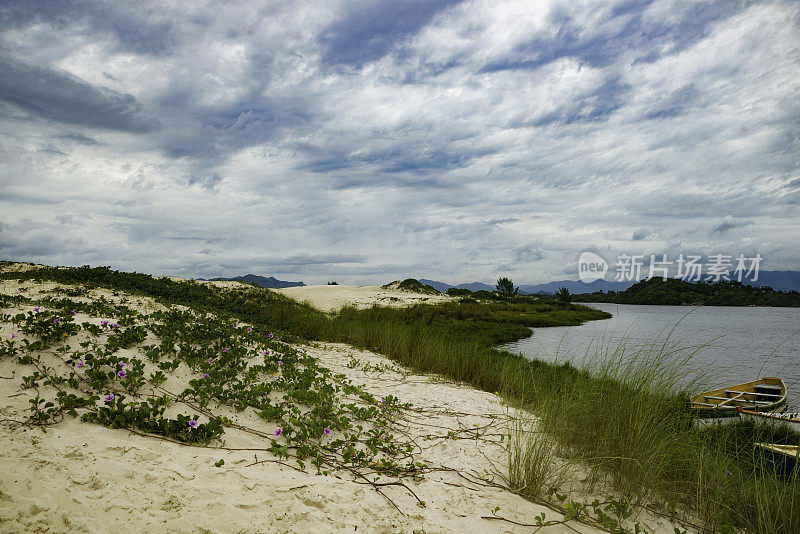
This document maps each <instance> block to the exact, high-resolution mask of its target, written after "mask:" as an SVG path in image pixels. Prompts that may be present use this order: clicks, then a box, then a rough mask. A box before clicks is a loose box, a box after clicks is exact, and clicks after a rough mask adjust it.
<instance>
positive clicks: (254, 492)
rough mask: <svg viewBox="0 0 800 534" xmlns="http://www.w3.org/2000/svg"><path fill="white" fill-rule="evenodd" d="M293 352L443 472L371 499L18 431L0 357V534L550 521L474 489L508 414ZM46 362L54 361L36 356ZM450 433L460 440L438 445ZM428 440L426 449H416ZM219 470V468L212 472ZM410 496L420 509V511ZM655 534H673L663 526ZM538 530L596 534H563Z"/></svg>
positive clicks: (228, 439) (581, 528)
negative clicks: (356, 389) (376, 401)
mask: <svg viewBox="0 0 800 534" xmlns="http://www.w3.org/2000/svg"><path fill="white" fill-rule="evenodd" d="M53 287H55V285H54V284H39V285H37V286H34V285H32V284H26V286H25V290H24V291H23V292H21V293H22V294H25V295H27V296H29V297H36V296H37V295H39V294H40V292H41V291H46V290H48V289H52V288H53ZM334 287H335V286H334ZM18 288H19V286H18V284H17V283H15V282H13V281H8V280H5V281H0V291H2V292H4V293H6V294H18ZM299 289H307V288H299ZM101 293H102V294H104V295H105V296H106V297H108V298H113V297H112V295H111V294H110V293H109V292H104V291H102V290H94V291H93V295H94V296H98V295H99V294H101ZM133 300H134V303H135V304H136V306H137V307H138V308H139V309H141V310H143V311H152V310H154V309H156V308H158V307H159V305H158V304H156V303H154V302H152V301H150V300H149V299H144V298H138V297H137V298H134V299H133ZM29 308H30V306H22V307H20V308H18V309H15V310H5V311H0V313H9V312H12V313H19V312H20V311H27V310H28V309H29ZM78 319H79V322H80V320H86V319H88V317H79V318H78ZM95 319H96V318H95ZM12 331H13V329H12V325H11V323H8V322H0V340H7V339H9V338H10V336H11V333H12ZM128 350H134V351H135V350H136V348H133V349H128ZM305 350H307V351H308V352H310V353H311V354H312V355H313V356H315V357H316V358H318V359H319V360H320V361H321V362H322V364H323V365H325V366H327V367H329V368H330V369H332V370H333V371H334V372H337V373H344V374H346V375H347V376H348V377H349V378H350V379H352V380H353V382H355V383H359V384H364V385H365V386H366V388H367V390H368V391H370V392H371V393H373V394H375V395H381V396H386V395H389V394H391V395H394V396H396V397H399V398H400V399H401V401H403V402H411V403H413V405H414V408H415V409H414V410H411V411H408V412H406V413H405V414H404V417H403V418H402V419H401V420H400V421H399V422H398V430H400V431H402V432H405V433H406V434H407V435H408V436H410V437H411V438H412V439H413V440H414V441H415V442H416V443H417V444H418V445H419V447H420V449H421V451H420V452H419V460H420V461H422V462H424V463H426V464H427V465H429V466H438V467H442V468H447V469H451V470H444V471H440V472H434V473H432V474H429V475H426V477H425V478H424V480H404V481H403V482H404V483H405V484H406V485H407V487H408V489H406V488H402V487H398V486H387V487H383V488H382V491H383V492H384V495H381V494H380V493H378V492H377V491H376V490H375V489H373V488H372V487H371V486H369V485H365V484H361V483H358V481H356V480H353V479H352V478H351V477H349V476H348V475H347V474H345V473H338V474H336V475H337V476H321V475H316V474H314V473H313V472H299V471H297V470H296V469H294V468H292V467H287V466H283V465H280V464H278V463H274V458H273V457H272V456H271V455H270V454H269V453H268V452H262V451H259V452H253V451H242V450H239V451H233V450H223V449H220V448H219V444H217V445H216V446H211V447H190V446H186V445H179V444H176V443H172V442H168V441H164V440H161V439H158V438H154V437H144V436H139V435H135V434H132V433H131V432H128V431H125V430H112V429H108V428H105V427H101V426H98V425H93V424H88V423H82V422H80V421H79V420H76V419H72V418H69V417H68V418H66V419H65V420H64V421H63V422H61V423H59V424H57V425H55V426H52V427H49V428H48V429H47V431H46V432H44V431H42V430H41V429H39V428H30V427H26V426H23V425H19V424H17V423H15V421H22V420H24V418H25V417H26V413H27V410H28V407H29V404H28V399H30V398H31V397H32V396H33V395H34V392H33V391H32V390H21V388H20V384H21V377H22V376H24V375H27V374H30V373H31V372H32V371H33V368H32V367H31V366H25V365H20V364H19V363H17V361H16V358H4V359H0V421H2V422H1V423H0V452H1V453H2V456H0V532H100V531H113V532H314V533H316V532H356V531H357V532H387V533H388V532H408V533H412V532H414V533H423V532H425V533H433V532H530V531H531V529H530V528H524V527H518V526H515V525H513V524H511V523H508V522H504V521H498V520H487V519H482V518H481V516H491V515H492V510H494V509H495V508H496V507H499V512H498V514H499V515H501V516H503V517H505V518H508V519H511V520H514V521H518V522H522V523H525V522H532V520H533V517H534V516H536V515H538V514H539V513H541V512H545V513H546V514H547V517H548V518H552V519H560V516H559V515H558V514H557V513H555V512H553V511H551V510H548V509H546V508H544V507H541V506H539V505H536V504H533V503H530V502H528V501H526V500H524V499H522V498H521V497H519V496H517V495H515V494H513V493H511V492H509V491H506V490H504V489H502V488H499V487H494V486H492V485H489V484H485V482H484V481H491V480H495V481H498V482H501V481H502V473H503V472H505V463H506V450H505V442H504V441H501V436H504V435H505V433H506V431H507V423H506V417H507V415H508V409H507V408H506V407H505V406H504V405H503V403H502V401H501V399H500V398H498V397H497V396H495V395H492V394H490V393H486V392H482V391H477V390H475V389H473V388H470V387H466V386H463V385H459V384H454V383H450V382H446V381H442V380H440V379H438V378H437V377H432V376H421V375H415V374H410V373H408V372H407V371H405V370H403V369H400V368H398V367H397V366H396V365H394V364H393V363H392V362H391V361H389V360H386V359H385V358H383V357H381V356H380V355H376V354H373V353H371V352H368V351H359V350H356V349H354V348H352V347H348V346H345V345H338V344H319V345H314V346H310V347H308V348H307V349H305ZM50 356H52V357H55V356H54V355H46V354H43V358H44V357H50ZM171 380H172V379H171ZM167 384H169V382H168V383H167ZM230 416H231V417H232V418H239V419H238V420H237V419H234V420H235V421H236V422H237V423H238V424H247V425H256V424H258V418H257V417H254V416H253V414H250V416H249V418H248V415H247V414H246V413H244V414H238V415H237V414H235V413H231V414H230ZM476 425H477V427H478V428H480V429H481V432H482V433H483V435H482V436H481V437H480V438H479V439H476V438H474V437H470V436H474V434H471V429H474V428H475V426H476ZM449 433H452V435H454V436H461V438H462V439H455V440H454V439H447V436H448V434H449ZM431 436H433V437H434V439H427V438H430V437H431ZM464 438H469V439H464ZM224 445H225V446H226V447H227V448H228V449H232V448H233V449H235V448H248V447H255V446H258V447H263V443H260V442H256V441H255V440H254V438H253V436H252V435H251V434H247V433H244V432H239V431H237V430H233V429H228V430H226V432H225V435H224ZM219 459H224V460H225V464H224V465H223V466H222V467H215V466H214V462H216V461H217V460H219ZM456 471H457V472H456ZM459 473H460V474H459ZM462 475H463V476H462ZM465 476H466V477H467V478H464V477H465ZM409 490H410V491H413V493H414V494H415V495H416V496H417V497H418V498H419V499H420V500H422V501H425V506H424V507H422V506H420V505H419V503H418V502H417V499H415V498H414V496H412V494H411V493H410V491H409ZM648 523H649V524H651V525H652V522H648ZM663 531H664V532H672V530H671V528H668V527H666V526H663ZM543 532H596V530H595V529H592V528H590V527H587V526H585V525H581V524H570V525H569V526H565V525H556V526H552V527H547V528H546V529H544V530H543Z"/></svg>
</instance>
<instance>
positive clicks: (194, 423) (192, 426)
mask: <svg viewBox="0 0 800 534" xmlns="http://www.w3.org/2000/svg"><path fill="white" fill-rule="evenodd" d="M189 428H197V421H195V420H194V419H189Z"/></svg>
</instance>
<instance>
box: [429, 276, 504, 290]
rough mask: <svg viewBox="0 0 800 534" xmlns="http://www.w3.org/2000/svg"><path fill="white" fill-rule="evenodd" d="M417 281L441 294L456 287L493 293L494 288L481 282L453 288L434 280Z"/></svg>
mask: <svg viewBox="0 0 800 534" xmlns="http://www.w3.org/2000/svg"><path fill="white" fill-rule="evenodd" d="M419 281H420V282H422V283H423V284H428V285H429V286H431V287H432V288H434V289H436V290H437V291H442V292H445V291H447V290H448V289H450V288H451V287H456V288H458V289H469V290H470V291H494V286H491V285H489V284H483V283H481V282H471V283H469V284H458V285H457V286H454V285H451V284H445V283H444V282H437V281H436V280H426V279H425V278H420V279H419Z"/></svg>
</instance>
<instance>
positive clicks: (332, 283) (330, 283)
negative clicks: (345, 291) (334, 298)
mask: <svg viewBox="0 0 800 534" xmlns="http://www.w3.org/2000/svg"><path fill="white" fill-rule="evenodd" d="M328 285H329V286H338V285H339V282H336V281H331V282H328Z"/></svg>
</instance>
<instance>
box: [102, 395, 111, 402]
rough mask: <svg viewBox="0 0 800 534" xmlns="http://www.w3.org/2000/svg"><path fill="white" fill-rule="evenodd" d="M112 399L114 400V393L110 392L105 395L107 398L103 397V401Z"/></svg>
mask: <svg viewBox="0 0 800 534" xmlns="http://www.w3.org/2000/svg"><path fill="white" fill-rule="evenodd" d="M112 400H114V395H112V394H111V393H109V394H108V395H106V396H105V398H104V399H103V402H111V401H112Z"/></svg>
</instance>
